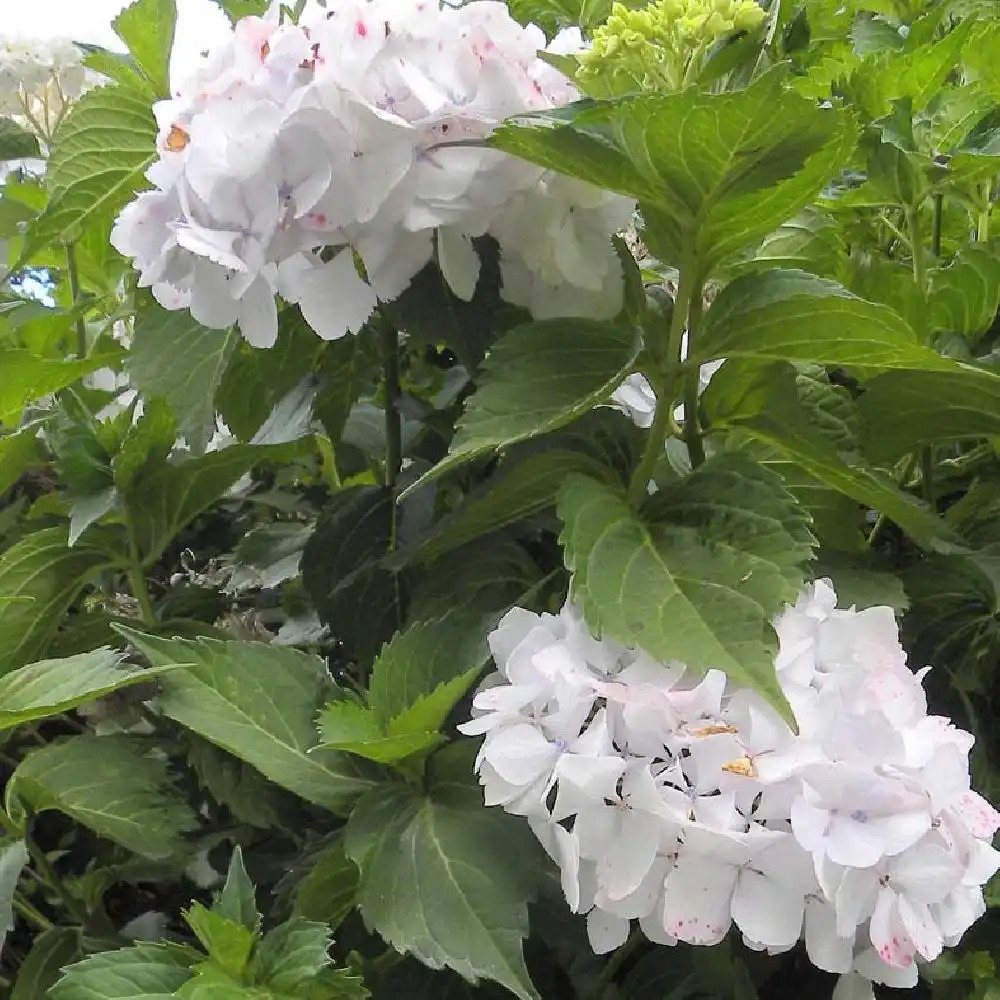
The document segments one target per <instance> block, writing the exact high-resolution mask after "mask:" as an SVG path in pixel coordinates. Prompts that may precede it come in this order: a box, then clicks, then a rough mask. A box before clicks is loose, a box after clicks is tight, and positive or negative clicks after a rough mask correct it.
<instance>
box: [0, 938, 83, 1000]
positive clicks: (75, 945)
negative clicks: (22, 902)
mask: <svg viewBox="0 0 1000 1000" xmlns="http://www.w3.org/2000/svg"><path fill="white" fill-rule="evenodd" d="M79 956H80V931H79V929H78V928H76V927H51V928H49V930H47V931H43V932H42V933H41V934H39V935H38V937H36V938H35V940H34V942H33V943H32V945H31V950H30V951H29V952H28V954H27V955H26V956H25V959H24V961H23V962H22V963H21V964H20V966H19V967H18V970H17V979H16V980H15V981H14V985H13V987H12V988H11V992H10V1000H39V998H40V997H47V996H49V995H50V994H49V990H50V989H51V988H52V986H53V985H54V984H55V982H56V980H57V979H58V978H59V976H60V972H61V970H62V969H63V968H64V967H65V966H67V965H69V964H70V963H71V962H74V961H75V960H76V959H77V958H78V957H79Z"/></svg>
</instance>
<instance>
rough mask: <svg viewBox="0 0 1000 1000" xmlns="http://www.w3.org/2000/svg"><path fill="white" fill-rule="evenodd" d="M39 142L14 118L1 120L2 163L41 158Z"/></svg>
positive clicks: (0, 157)
mask: <svg viewBox="0 0 1000 1000" xmlns="http://www.w3.org/2000/svg"><path fill="white" fill-rule="evenodd" d="M39 155H40V151H39V148H38V140H37V139H36V138H35V134H34V133H33V132H29V131H28V130H27V129H26V128H24V127H23V126H22V125H19V124H18V123H17V122H16V121H14V119H13V118H0V162H2V161H4V160H22V159H29V158H31V157H34V156H39Z"/></svg>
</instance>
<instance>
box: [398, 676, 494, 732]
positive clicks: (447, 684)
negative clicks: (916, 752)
mask: <svg viewBox="0 0 1000 1000" xmlns="http://www.w3.org/2000/svg"><path fill="white" fill-rule="evenodd" d="M481 670H482V666H475V667H472V668H471V669H470V670H467V671H466V672H465V673H464V674H459V675H458V676H457V677H454V678H452V680H450V681H443V682H442V683H441V684H439V685H438V686H437V687H436V688H434V690H433V691H430V692H428V693H427V694H423V695H421V696H420V697H419V698H417V700H416V701H415V702H414V703H413V704H412V705H411V706H410V707H409V708H407V709H406V710H405V711H403V712H400V713H399V715H396V716H394V717H393V718H391V719H390V720H389V723H388V727H387V732H388V734H389V735H390V736H394V737H398V738H402V737H403V736H407V735H409V736H417V735H418V734H423V735H425V736H426V735H427V734H429V733H436V732H437V731H438V730H439V729H440V728H441V727H442V726H443V725H444V723H445V720H446V719H447V718H448V716H449V714H450V713H451V710H452V709H453V708H454V707H455V705H457V704H458V702H459V699H461V698H463V697H464V696H465V693H466V692H467V691H468V690H469V688H470V687H472V685H473V684H474V683H475V682H476V678H477V677H478V676H479V674H480V671H481Z"/></svg>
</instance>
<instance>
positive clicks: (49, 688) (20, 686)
mask: <svg viewBox="0 0 1000 1000" xmlns="http://www.w3.org/2000/svg"><path fill="white" fill-rule="evenodd" d="M172 669H175V668H173V667H156V668H151V669H148V670H134V669H131V668H129V667H127V666H123V665H122V663H121V655H120V654H119V653H116V652H115V651H114V650H111V649H95V650H93V651H92V652H90V653H82V654H80V655H79V656H70V657H67V658H66V659H62V660H41V661H40V662H38V663H32V664H30V665H29V666H26V667H20V668H19V669H17V670H12V671H11V672H10V673H8V674H5V675H3V676H2V677H0V729H10V728H11V727H12V726H20V725H23V724H24V723H25V722H34V721H35V720H36V719H44V718H46V717H47V716H50V715H58V714H59V713H60V712H66V711H69V710H70V709H71V708H76V706H77V705H82V704H83V703H84V702H87V701H92V700H93V699H95V698H103V697H105V696H106V695H109V694H111V693H112V692H114V691H119V690H121V689H122V688H126V687H131V686H132V685H133V684H143V683H146V682H148V681H149V680H151V679H152V678H154V677H158V676H160V674H163V673H165V672H166V671H167V670H172Z"/></svg>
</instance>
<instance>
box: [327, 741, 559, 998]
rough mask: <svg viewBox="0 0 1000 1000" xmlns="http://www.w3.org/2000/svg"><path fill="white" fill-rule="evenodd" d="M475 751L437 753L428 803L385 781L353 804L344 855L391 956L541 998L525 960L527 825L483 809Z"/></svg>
mask: <svg viewBox="0 0 1000 1000" xmlns="http://www.w3.org/2000/svg"><path fill="white" fill-rule="evenodd" d="M473 753H474V748H472V747H471V746H465V745H460V744H455V745H453V746H450V747H448V748H446V749H445V750H442V751H441V752H440V753H438V754H437V755H435V756H434V757H433V758H432V759H431V763H430V768H429V771H430V775H429V779H428V792H427V794H426V796H422V795H420V794H418V793H417V792H416V791H414V790H413V789H412V788H409V787H407V786H405V785H402V784H398V785H396V784H392V785H388V784H387V785H385V786H383V787H382V788H379V789H377V790H376V791H374V792H372V793H370V794H369V795H366V796H365V798H364V799H362V800H361V802H359V803H358V806H357V807H356V808H355V810H354V812H353V813H352V814H351V818H350V820H349V821H348V824H347V834H346V837H347V839H346V848H347V853H348V855H349V856H350V857H351V858H353V859H354V861H355V862H356V863H357V864H358V866H359V868H360V869H361V888H360V894H359V904H360V908H361V913H362V916H363V917H364V919H365V922H366V923H367V924H368V926H369V927H371V928H372V929H373V930H375V931H377V932H378V933H379V934H380V935H381V936H382V937H383V938H384V939H385V940H386V942H387V943H388V944H390V945H391V946H392V947H393V948H395V949H396V950H397V951H400V952H403V953H404V954H405V953H410V954H413V955H414V956H415V957H416V958H418V959H420V961H422V962H424V963H426V964H427V965H429V966H431V967H432V968H440V967H442V966H448V967H449V968H452V969H454V970H455V971H456V972H458V973H460V974H461V975H462V976H464V977H465V978H466V979H468V980H470V981H473V982H474V981H476V980H477V979H480V978H485V979H494V980H496V981H497V982H500V983H502V984H503V985H504V986H506V987H507V988H508V989H509V990H510V991H511V992H512V993H513V994H514V995H515V996H518V997H520V998H521V1000H538V996H539V995H538V992H537V991H536V990H535V988H534V986H533V985H532V983H531V979H530V977H529V975H528V971H527V969H526V968H525V965H524V960H523V958H522V956H521V939H522V938H523V937H525V935H526V934H527V932H528V908H527V902H528V899H529V897H530V896H531V895H532V892H533V888H534V880H535V879H536V878H537V872H538V870H540V869H536V868H535V865H536V864H537V863H538V862H537V854H536V852H537V847H536V846H535V845H533V844H532V843H531V841H530V838H528V837H526V836H525V833H526V828H525V827H524V824H520V823H516V822H510V817H507V816H504V815H503V814H502V813H501V812H500V811H499V810H496V809H485V808H484V807H483V805H482V801H481V796H480V792H479V789H478V787H477V786H476V784H475V781H474V780H473V779H472V764H473V762H472V754H473Z"/></svg>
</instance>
